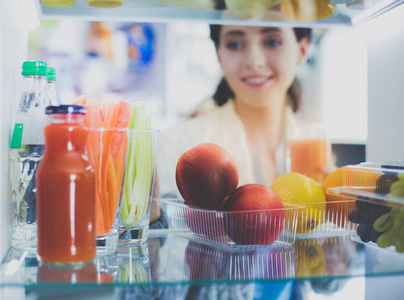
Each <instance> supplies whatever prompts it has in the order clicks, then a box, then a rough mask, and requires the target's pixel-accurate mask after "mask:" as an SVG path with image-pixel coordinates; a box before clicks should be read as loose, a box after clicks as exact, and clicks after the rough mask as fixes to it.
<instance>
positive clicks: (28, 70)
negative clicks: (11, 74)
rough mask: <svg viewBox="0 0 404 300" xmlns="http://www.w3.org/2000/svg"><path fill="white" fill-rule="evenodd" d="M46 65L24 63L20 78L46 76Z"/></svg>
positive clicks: (40, 62)
mask: <svg viewBox="0 0 404 300" xmlns="http://www.w3.org/2000/svg"><path fill="white" fill-rule="evenodd" d="M47 69H48V68H47V65H46V62H43V61H35V60H31V61H26V62H24V63H23V64H22V76H27V75H43V76H46V75H47Z"/></svg>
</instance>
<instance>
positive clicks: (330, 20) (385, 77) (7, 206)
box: [0, 0, 404, 257]
mask: <svg viewBox="0 0 404 300" xmlns="http://www.w3.org/2000/svg"><path fill="white" fill-rule="evenodd" d="M75 2H76V4H75V5H74V6H71V7H65V8H57V7H49V6H45V5H43V4H42V3H41V1H40V0H31V1H30V0H20V1H11V0H6V1H1V3H0V62H1V68H0V94H1V98H0V114H1V122H0V138H1V148H0V155H1V159H0V196H1V198H0V199H1V201H0V234H1V235H0V241H1V242H0V255H1V256H2V257H3V256H4V255H5V253H6V251H7V249H8V248H9V246H10V242H9V241H10V231H11V213H10V211H11V203H10V201H9V199H10V188H9V184H8V182H9V179H8V176H9V175H8V164H9V158H8V151H9V139H10V131H11V126H12V124H11V122H12V113H11V112H13V111H14V108H15V106H16V105H17V104H16V103H17V101H18V96H19V91H20V87H19V80H20V74H19V72H17V70H18V68H16V66H20V65H21V64H22V62H23V61H25V60H26V58H27V55H28V54H27V52H28V31H29V30H30V29H32V28H35V27H36V26H37V25H38V24H37V23H38V18H40V19H44V20H48V19H49V20H54V19H56V20H59V19H77V20H86V21H120V22H151V23H175V22H180V21H182V22H198V23H213V24H245V25H258V26H302V27H312V28H343V29H344V30H345V31H346V32H353V33H354V34H357V36H360V37H361V38H363V39H364V41H365V44H364V47H363V48H361V49H350V50H351V51H352V53H351V54H352V56H353V58H351V59H358V60H363V61H364V62H365V64H364V66H363V69H364V70H362V73H361V74H362V75H363V77H361V78H352V77H349V80H350V82H349V85H348V86H347V80H346V79H345V80H344V79H343V78H335V77H333V80H332V82H331V85H330V86H331V89H335V93H336V95H337V96H336V97H334V98H333V101H339V100H341V101H344V99H338V96H339V95H340V94H338V92H337V91H338V89H348V90H349V89H351V91H352V93H354V92H355V90H354V89H355V88H356V87H359V86H360V87H363V82H365V86H364V88H365V89H366V92H365V94H366V106H367V114H366V116H365V118H366V119H367V125H366V132H367V134H366V138H365V141H364V142H365V145H366V161H369V162H374V163H383V162H390V161H397V160H402V159H403V153H404V135H403V134H402V129H403V128H404V118H403V117H402V112H403V111H404V85H403V83H402V78H404V59H403V56H402V53H404V1H402V0H387V1H386V0H382V1H380V0H363V1H334V2H332V1H330V2H331V3H336V4H335V7H336V11H335V12H334V14H333V15H332V16H329V17H327V18H323V19H314V20H309V21H294V20H273V19H271V15H270V14H263V15H260V16H259V17H256V18H243V17H241V16H240V15H237V14H234V13H231V12H228V11H219V10H215V9H213V6H212V5H211V4H212V2H213V1H202V0H201V1H197V0H189V1H185V0H184V1H174V0H171V1H163V0H159V1H158V0H153V1H151V0H124V2H123V4H122V6H120V7H116V8H95V7H90V6H89V5H88V4H87V0H76V1H75ZM184 4H185V5H184ZM351 38H352V36H351ZM335 42H338V43H344V36H339V37H338V39H336V40H335ZM329 45H331V46H330V48H329V49H330V51H331V50H332V42H331V43H329ZM329 59H330V60H332V57H330V56H329ZM324 72H327V70H325V71H324ZM329 72H332V69H330V71H329ZM349 73H350V70H349V66H348V68H347V69H346V74H347V75H348V74H349ZM347 92H349V91H347ZM342 97H343V96H342ZM343 103H344V104H345V107H344V111H342V112H341V111H338V113H337V114H341V113H342V114H344V113H346V114H347V115H349V116H350V117H351V119H352V118H355V109H356V107H357V106H355V103H350V102H349V101H345V102H343ZM356 113H357V114H358V115H361V114H362V113H363V112H359V111H357V112H356ZM324 114H325V115H326V116H327V117H329V118H335V119H340V120H341V122H344V120H345V119H346V116H345V115H336V112H335V111H333V108H332V106H330V107H325V110H324ZM353 124H354V123H353ZM353 130H354V129H353Z"/></svg>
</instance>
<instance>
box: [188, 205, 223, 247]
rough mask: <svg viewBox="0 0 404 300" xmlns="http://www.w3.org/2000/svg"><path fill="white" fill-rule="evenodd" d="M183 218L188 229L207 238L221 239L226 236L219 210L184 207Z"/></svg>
mask: <svg viewBox="0 0 404 300" xmlns="http://www.w3.org/2000/svg"><path fill="white" fill-rule="evenodd" d="M184 218H185V222H186V223H187V225H188V227H189V229H191V230H192V231H193V232H194V233H197V234H202V235H204V236H206V237H208V238H209V239H213V240H219V241H223V240H224V239H226V238H227V235H226V231H225V230H224V219H223V214H222V213H221V212H218V211H215V210H206V209H198V208H194V207H186V208H185V209H184Z"/></svg>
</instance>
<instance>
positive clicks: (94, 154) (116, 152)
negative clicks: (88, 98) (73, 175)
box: [87, 127, 135, 255]
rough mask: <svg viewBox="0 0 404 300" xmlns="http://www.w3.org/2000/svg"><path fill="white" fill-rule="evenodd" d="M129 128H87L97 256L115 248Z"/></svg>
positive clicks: (130, 133) (131, 134)
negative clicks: (94, 200)
mask: <svg viewBox="0 0 404 300" xmlns="http://www.w3.org/2000/svg"><path fill="white" fill-rule="evenodd" d="M134 135H135V133H133V132H131V131H130V130H129V129H128V128H103V127H101V128H90V129H89V135H88V141H87V151H88V157H89V159H90V163H91V164H92V166H93V168H94V173H95V189H96V192H95V198H96V205H95V223H96V225H95V228H96V241H97V255H98V254H106V253H111V252H115V251H116V248H117V246H118V239H119V226H120V223H121V207H122V201H121V199H122V194H123V193H122V192H123V189H122V188H123V182H124V178H125V169H126V166H127V163H126V160H127V152H128V149H129V138H131V139H132V137H133V136H134Z"/></svg>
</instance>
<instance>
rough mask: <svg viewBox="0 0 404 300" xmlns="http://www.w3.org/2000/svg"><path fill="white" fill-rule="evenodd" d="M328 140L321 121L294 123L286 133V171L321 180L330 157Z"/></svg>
mask: <svg viewBox="0 0 404 300" xmlns="http://www.w3.org/2000/svg"><path fill="white" fill-rule="evenodd" d="M330 150H331V147H330V142H329V140H328V139H327V132H326V129H325V126H324V125H323V124H321V123H296V124H293V125H291V126H290V130H289V135H288V155H287V159H288V166H289V167H288V169H289V170H288V171H289V172H297V173H300V174H303V175H306V176H308V177H310V178H312V179H314V180H315V181H317V182H322V181H323V179H324V177H325V173H324V171H323V168H324V167H325V166H327V165H328V162H329V159H330Z"/></svg>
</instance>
